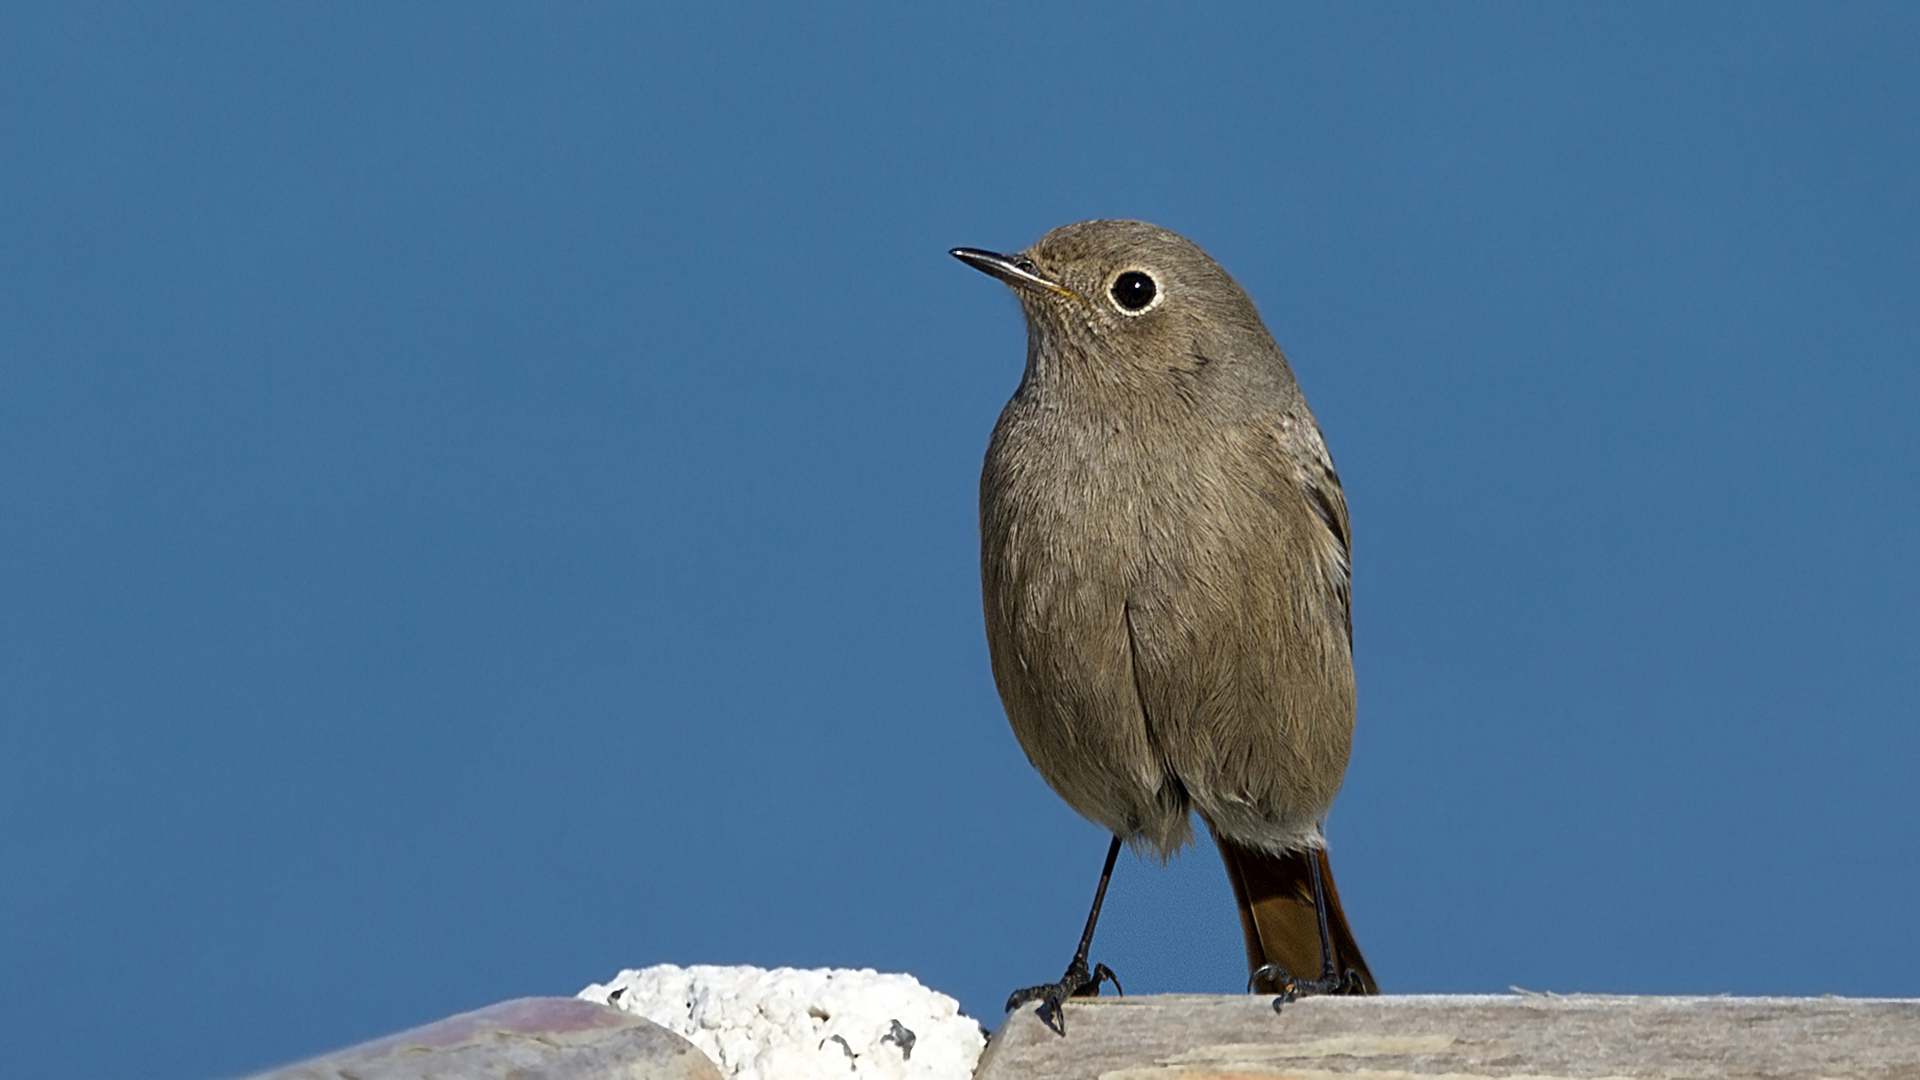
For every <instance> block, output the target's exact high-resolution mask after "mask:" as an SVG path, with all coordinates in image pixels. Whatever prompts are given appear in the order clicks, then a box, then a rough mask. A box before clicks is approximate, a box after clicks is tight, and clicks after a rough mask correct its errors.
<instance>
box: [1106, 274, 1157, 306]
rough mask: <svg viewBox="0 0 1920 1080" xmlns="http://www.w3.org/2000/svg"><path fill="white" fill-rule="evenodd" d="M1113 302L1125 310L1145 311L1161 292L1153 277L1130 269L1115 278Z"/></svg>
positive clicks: (1112, 289) (1111, 290) (1110, 290)
mask: <svg viewBox="0 0 1920 1080" xmlns="http://www.w3.org/2000/svg"><path fill="white" fill-rule="evenodd" d="M1108 291H1109V292H1111V293H1113V302H1114V303H1116V304H1119V305H1120V308H1121V310H1123V311H1145V310H1146V309H1147V305H1148V304H1151V303H1153V298H1154V297H1155V296H1156V295H1158V293H1159V292H1160V287H1159V286H1157V285H1155V284H1154V283H1153V279H1152V278H1150V277H1148V276H1147V275H1145V274H1143V273H1141V272H1140V271H1138V270H1129V271H1127V272H1126V273H1124V274H1121V275H1120V276H1119V277H1117V278H1114V279H1113V288H1111V289H1109V290H1108Z"/></svg>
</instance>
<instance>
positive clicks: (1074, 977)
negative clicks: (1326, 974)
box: [1007, 836, 1326, 1035]
mask: <svg viewBox="0 0 1920 1080" xmlns="http://www.w3.org/2000/svg"><path fill="white" fill-rule="evenodd" d="M1119 857H1120V838H1119V837H1117V836H1116V837H1114V838H1113V845H1112V846H1111V847H1109V848H1107V865H1106V866H1105V867H1103V868H1101V870H1100V887H1099V888H1097V889H1095V890H1094V891H1093V910H1092V911H1089V912H1087V929H1086V932H1085V933H1083V934H1081V935H1080V947H1079V948H1078V949H1076V950H1074V953H1073V962H1072V963H1070V964H1068V965H1067V973H1066V974H1065V975H1062V976H1060V981H1059V982H1056V983H1048V984H1046V985H1044V986H1029V987H1027V988H1026V989H1024V990H1015V991H1014V992H1013V996H1012V997H1009V998H1008V999H1007V1011H1008V1012H1012V1011H1013V1010H1015V1009H1017V1008H1019V1007H1020V1006H1022V1005H1025V1004H1026V1003H1027V1002H1029V1001H1038V1002H1040V1022H1041V1023H1043V1024H1045V1025H1047V1026H1048V1027H1050V1028H1052V1029H1053V1030H1054V1032H1055V1033H1056V1034H1059V1035H1065V1034H1066V1033H1067V1017H1066V1014H1065V1013H1064V1012H1063V1011H1062V1010H1061V1006H1062V1005H1064V1004H1065V1003H1066V1000H1067V999H1068V998H1070V997H1099V996H1100V984H1101V983H1102V982H1103V981H1104V982H1110V983H1112V984H1113V988H1114V990H1116V991H1118V992H1120V993H1125V992H1126V991H1124V990H1121V989H1120V980H1119V979H1117V978H1115V977H1114V974H1113V971H1112V969H1110V968H1108V967H1107V965H1105V964H1095V965H1093V967H1092V968H1091V969H1089V968H1088V967H1087V952H1088V951H1089V950H1090V949H1092V948H1093V928H1094V925H1095V924H1097V923H1098V922H1099V921H1100V904H1101V903H1102V902H1103V901H1105V900H1106V898H1107V882H1108V881H1109V880H1110V879H1111V878H1112V877H1113V862H1114V860H1115V859H1118V858H1119ZM1322 922H1323V923H1324V922H1325V916H1322ZM1321 935H1322V936H1323V937H1324V936H1325V935H1326V929H1325V927H1324V926H1322V928H1321Z"/></svg>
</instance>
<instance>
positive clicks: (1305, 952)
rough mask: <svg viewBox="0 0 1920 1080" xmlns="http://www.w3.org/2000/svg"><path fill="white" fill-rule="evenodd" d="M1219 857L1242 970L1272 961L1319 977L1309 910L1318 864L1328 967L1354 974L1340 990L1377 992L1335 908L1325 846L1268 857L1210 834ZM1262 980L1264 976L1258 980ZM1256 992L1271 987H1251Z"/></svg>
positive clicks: (1316, 932) (1315, 923)
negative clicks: (1350, 985) (1235, 908)
mask: <svg viewBox="0 0 1920 1080" xmlns="http://www.w3.org/2000/svg"><path fill="white" fill-rule="evenodd" d="M1213 839H1214V842H1215V843H1216V844H1218V845H1219V847H1220V857H1221V858H1222V859H1224V860H1225V861H1226V864H1227V880H1228V881H1231V882H1232V883H1233V898H1234V900H1235V901H1237V902H1238V903H1239V905H1240V928H1241V930H1243V931H1245V933H1246V935H1247V970H1248V971H1249V972H1253V971H1258V970H1259V969H1260V968H1261V967H1263V966H1265V965H1267V964H1278V965H1280V966H1281V967H1283V968H1285V969H1286V970H1287V973H1288V974H1290V975H1294V976H1296V977H1298V978H1302V979H1317V978H1319V977H1320V969H1321V958H1320V922H1319V919H1318V918H1317V917H1316V915H1315V914H1314V910H1313V863H1314V861H1318V862H1319V864H1320V881H1321V890H1322V893H1323V894H1324V895H1325V897H1326V900H1327V932H1328V933H1327V936H1328V940H1329V941H1330V942H1331V944H1332V946H1333V970H1334V971H1335V972H1336V973H1337V974H1339V975H1345V974H1346V973H1347V972H1348V971H1352V972H1354V973H1355V974H1357V975H1358V976H1359V979H1358V989H1348V990H1345V991H1343V992H1345V993H1359V994H1377V993H1379V992H1380V988H1379V986H1377V985H1376V984H1375V983H1374V981H1373V973H1372V972H1371V971H1368V970H1367V962H1366V960H1365V959H1364V958H1362V957H1361V955H1360V946H1358V945H1356V944H1354V940H1353V931H1352V930H1350V929H1348V928H1347V916H1346V914H1345V913H1344V912H1342V911H1341V910H1340V893H1339V892H1338V891H1337V890H1335V889H1334V887H1333V867H1332V865H1331V864H1329V863H1328V862H1327V852H1326V849H1325V848H1318V849H1315V850H1312V851H1290V852H1288V853H1287V854H1285V855H1269V854H1267V853H1266V852H1264V851H1258V850H1255V849H1254V848H1249V847H1243V846H1241V845H1239V844H1236V843H1234V842H1233V841H1231V840H1228V839H1227V838H1225V837H1223V836H1220V835H1219V834H1218V833H1216V834H1214V838H1213ZM1262 982H1263V983H1264V980H1262ZM1255 989H1256V990H1258V991H1260V992H1262V993H1273V992H1275V988H1274V987H1271V986H1267V985H1257V986H1256V987H1255Z"/></svg>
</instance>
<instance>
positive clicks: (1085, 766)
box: [951, 221, 1379, 1035]
mask: <svg viewBox="0 0 1920 1080" xmlns="http://www.w3.org/2000/svg"><path fill="white" fill-rule="evenodd" d="M951 254H952V255H953V256H954V257H955V258H957V259H959V260H960V261H961V262H963V263H966V264H967V265H969V266H971V267H973V268H975V269H977V270H980V271H982V272H984V273H986V274H988V275H991V276H992V277H995V278H998V279H999V280H1000V281H1002V282H1004V283H1005V284H1006V285H1008V286H1010V287H1011V288H1012V290H1013V292H1014V294H1015V296H1016V297H1017V298H1018V299H1019V302H1020V306H1021V309H1022V311H1023V313H1024V315H1025V318H1026V328H1027V356H1026V366H1025V370H1024V372H1023V374H1022V376H1021V379H1020V383H1019V386H1018V388H1017V389H1016V390H1015V392H1014V394H1013V396H1012V398H1011V399H1010V400H1009V401H1008V402H1007V405H1006V407H1005V409H1004V410H1003V411H1002V412H1001V414H1000V418H999V421H998V422H997V423H996V424H995V426H994V429H993V434H992V437H991V439H990V441H989V443H988V448H987V453H986V461H985V463H984V465H983V467H982V470H981V478H980V541H981V592H982V601H983V608H984V615H985V622H986V636H987V644H988V652H989V655H990V658H991V661H992V668H993V676H994V682H995V685H996V687H997V689H998V690H999V693H1000V698H1001V702H1002V704H1003V705H1004V707H1005V710H1006V714H1007V718H1008V721H1009V722H1010V723H1011V725H1012V728H1013V731H1014V735H1015V737H1016V738H1017V739H1018V741H1019V743H1020V746H1021V749H1022V750H1024V751H1025V753H1026V756H1027V759H1028V760H1029V761H1030V762H1031V763H1032V764H1033V766H1034V768H1035V769H1036V770H1037V771H1038V772H1039V773H1040V775H1041V777H1042V778H1044V779H1045V781H1046V782H1047V784H1048V785H1049V786H1051V787H1052V788H1053V790H1054V791H1055V792H1056V793H1058V794H1059V795H1060V797H1061V798H1062V799H1064V800H1065V801H1066V802H1067V804H1068V805H1069V806H1071V807H1072V808H1073V809H1074V810H1076V811H1077V812H1079V813H1080V814H1081V815H1082V816H1084V817H1086V818H1087V819H1089V820H1091V821H1093V822H1095V823H1096V824H1098V825H1100V826H1101V827H1103V828H1105V829H1107V830H1108V831H1110V832H1111V833H1112V834H1113V840H1112V843H1111V844H1110V845H1109V846H1108V849H1107V856H1106V862H1105V865H1104V867H1103V869H1102V872H1101V876H1100V882H1099V886H1098V888H1097V889H1096V891H1095V894H1094V903H1093V907H1092V910H1091V911H1090V912H1089V913H1088V917H1087V923H1086V929H1085V931H1084V933H1083V934H1082V936H1081V939H1080V943H1079V947H1078V949H1077V950H1076V952H1075V954H1074V957H1073V960H1072V961H1071V963H1069V965H1068V968H1067V971H1066V973H1065V974H1064V975H1063V976H1062V978H1061V979H1060V980H1059V981H1058V982H1054V983H1048V984H1043V985H1040V986H1032V987H1027V988H1025V989H1022V990H1018V991H1015V992H1014V994H1013V995H1012V996H1011V997H1010V998H1009V999H1008V1002H1007V1010H1008V1011H1009V1012H1011V1011H1013V1010H1014V1009H1017V1008H1019V1007H1021V1006H1022V1005H1025V1004H1028V1003H1031V1002H1035V1001H1038V1002H1039V1003H1040V1007H1039V1013H1040V1016H1041V1019H1042V1020H1043V1021H1044V1022H1046V1023H1047V1024H1048V1025H1049V1026H1050V1027H1052V1028H1054V1030H1056V1031H1058V1032H1059V1033H1060V1034H1062V1035H1064V1034H1065V1026H1064V1025H1065V1014H1064V1010H1063V1005H1064V1003H1065V1001H1066V1000H1067V999H1068V998H1071V997H1076V996H1094V995H1097V994H1098V993H1099V990H1100V986H1101V984H1102V983H1103V982H1111V983H1113V985H1114V988H1115V989H1116V990H1119V989H1120V985H1119V981H1118V979H1116V978H1115V977H1114V975H1113V972H1112V971H1111V970H1110V969H1109V968H1107V967H1106V965H1104V964H1100V965H1095V966H1092V967H1090V966H1089V953H1090V950H1091V946H1092V940H1093V934H1094V928H1095V926H1096V925H1097V923H1098V921H1099V915H1100V906H1101V904H1102V902H1103V901H1104V898H1105V895H1106V890H1107V884H1108V881H1109V880H1110V879H1111V877H1112V873H1113V867H1114V861H1115V859H1116V858H1117V856H1118V855H1119V851H1120V847H1121V845H1122V843H1126V844H1129V845H1131V846H1132V847H1133V848H1134V849H1135V850H1136V851H1137V852H1139V853H1141V854H1147V855H1153V856H1157V857H1159V858H1160V859H1161V860H1163V861H1164V860H1165V859H1166V858H1168V857H1169V856H1171V855H1172V854H1173V853H1175V852H1177V851H1178V850H1179V849H1180V848H1182V847H1184V846H1185V845H1186V844H1188V843H1190V842H1192V840H1193V829H1192V817H1193V816H1194V815H1198V817H1199V818H1200V819H1201V821H1202V822H1203V823H1204V824H1205V825H1206V827H1207V829H1208V830H1209V832H1210V833H1211V834H1212V837H1213V839H1214V841H1215V842H1216V846H1217V848H1218V850H1219V852H1220V855H1221V858H1222V859H1223V860H1224V861H1225V863H1226V869H1227V878H1228V880H1229V882H1230V883H1231V885H1232V888H1233V894H1234V900H1235V903H1236V905H1237V907H1238V909H1239V914H1240V923H1241V929H1242V934H1243V937H1244V939H1245V944H1246V951H1247V964H1248V970H1249V982H1248V989H1249V990H1250V991H1257V992H1261V993H1272V994H1275V995H1277V996H1276V999H1275V1001H1274V1007H1275V1008H1276V1009H1278V1008H1280V1007H1281V1005H1282V1004H1284V1003H1285V1002H1287V1001H1291V1000H1294V999H1296V998H1298V997H1301V996H1304V995H1308V994H1327V993H1340V994H1372V993H1378V992H1379V989H1378V986H1377V984H1376V983H1375V981H1374V978H1373V974H1372V972H1371V971H1370V970H1369V968H1368V967H1367V963H1366V961H1365V959H1364V958H1363V957H1362V956H1361V953H1360V949H1359V946H1358V945H1357V943H1356V942H1355V941H1354V937H1353V933H1352V930H1351V928H1350V927H1349V926H1348V924H1347V920H1346V916H1345V914H1344V912H1343V910H1342V908H1341V906H1340V899H1339V894H1338V892H1337V891H1336V890H1335V888H1334V883H1333V873H1332V867H1331V865H1330V863H1329V862H1328V858H1327V851H1326V842H1325V835H1324V831H1323V822H1324V819H1325V817H1326V814H1327V811H1328V809H1329V807H1330V806H1331V805H1332V803H1333V799H1334V796H1335V794H1336V793H1337V792H1338V791H1339V789H1340V786H1341V783H1342V780H1343V778H1344V776H1345V773H1346V767H1347V760H1348V756H1349V753H1350V750H1351V746H1352V739H1353V730H1354V714H1355V689H1354V674H1353V623H1352V616H1351V605H1350V588H1349V581H1350V568H1351V542H1350V536H1349V527H1348V518H1347V505H1346V498H1345V495H1344V493H1343V491H1342V489H1341V486H1340V480H1339V476H1338V474H1337V473H1336V472H1335V471H1334V466H1333V459H1332V457H1331V456H1330V455H1329V453H1328V451H1327V446H1326V441H1325V439H1324V438H1323V437H1322V435H1321V432H1320V427H1319V424H1318V423H1317V422H1316V421H1315V420H1314V417H1313V413H1312V412H1311V411H1310V410H1309V409H1308V407H1307V401H1306V398H1305V397H1304V395H1303V394H1302V393H1301V391H1300V388H1299V385H1298V384H1297V383H1296V382H1295V380H1294V376H1293V372H1292V370H1291V368H1290V367H1289V366H1288V363H1287V360H1286V357H1285V356H1284V355H1283V354H1282V353H1281V350H1280V348H1279V346H1278V345H1276V344H1275V343H1274V340H1273V337H1272V335H1271V334H1270V333H1268V331H1267V328H1266V325H1265V324H1264V323H1263V322H1262V321H1261V319H1260V315H1259V313H1258V312H1257V311H1256V309H1255V307H1254V304H1253V301H1252V300H1251V299H1250V298H1249V297H1248V295H1247V294H1246V292H1245V291H1244V290H1243V289H1242V288H1241V287H1240V285H1239V284H1238V283H1237V282H1236V281H1235V280H1234V279H1233V278H1232V277H1231V276H1230V275H1229V274H1228V273H1227V272H1226V270H1224V269H1223V268H1221V266H1220V265H1219V264H1218V263H1217V262H1215V261H1214V260H1213V259H1212V258H1211V257H1210V256H1208V255H1207V254H1206V252H1204V251H1202V250H1201V249H1200V247H1199V246H1198V245H1196V244H1194V243H1193V242H1192V241H1190V240H1187V239H1186V238H1184V237H1182V236H1179V235H1177V234H1175V233H1173V232H1170V231H1168V230H1166V229H1163V228H1159V227H1157V226H1154V225H1150V224H1147V223H1144V222H1139V221H1085V222H1080V223H1077V224H1071V225H1065V226H1062V227H1060V228H1058V229H1055V230H1053V231H1052V232H1049V233H1047V234H1046V235H1045V236H1044V237H1042V238H1041V239H1040V240H1039V241H1038V242H1036V243H1035V244H1033V246H1031V247H1029V248H1027V249H1026V250H1025V251H1023V252H1020V253H1018V254H1014V255H1005V254H1000V253H998V252H994V251H989V250H985V249H980V248H954V249H952V251H951Z"/></svg>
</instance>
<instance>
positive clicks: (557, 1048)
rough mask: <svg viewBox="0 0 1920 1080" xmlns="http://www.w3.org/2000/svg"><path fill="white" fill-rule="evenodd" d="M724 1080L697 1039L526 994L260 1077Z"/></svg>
mask: <svg viewBox="0 0 1920 1080" xmlns="http://www.w3.org/2000/svg"><path fill="white" fill-rule="evenodd" d="M495 1078H497V1080H722V1078H721V1075H720V1070H719V1069H718V1068H716V1067H715V1066H714V1063H713V1061H712V1060H711V1059H709V1058H708V1057H707V1056H706V1055H705V1054H703V1053H701V1052H700V1050H699V1049H698V1048H697V1047H695V1046H694V1045H693V1044H692V1043H689V1042H688V1041H687V1040H685V1039H683V1038H681V1037H680V1036H678V1035H675V1034H674V1033H673V1032H671V1031H668V1030H667V1029H665V1028H663V1027H661V1026H660V1025H658V1024H655V1023H652V1022H650V1021H648V1020H646V1019H643V1018H641V1017H638V1016H634V1015H632V1014H630V1013H626V1012H622V1011H620V1010H618V1009H610V1008H607V1007H605V1006H603V1005H595V1004H593V1003H591V1002H587V1001H581V1000H579V999H577V998H518V999H515V1000H513V1001H503V1002H501V1003H500V1004H498V1005H489V1006H487V1007H486V1008H484V1009H476V1010H474V1011H473V1012H467V1013H461V1014H460V1015H458V1016H450V1017H448V1018H446V1019H445V1020H438V1021H435V1022H434V1023H431V1024H427V1025H425V1026H424V1027H417V1028H413V1029H411V1030H409V1031H403V1032H401V1033H399V1034H398V1035H389V1036H387V1037H386V1038H383V1039H375V1040H374V1041H372V1042H367V1043H361V1044H360V1045H359V1046H355V1047H351V1048H349V1049H346V1050H341V1051H338V1052H336V1053H332V1054H328V1055H326V1056H324V1057H318V1058H314V1059H312V1060H310V1061H303V1062H301V1063H299V1064H297V1065H289V1066H287V1067H286V1068H283V1069H276V1070H274V1071H273V1072H268V1073H261V1074H260V1075H259V1076H258V1077H255V1078H253V1080H495Z"/></svg>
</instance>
